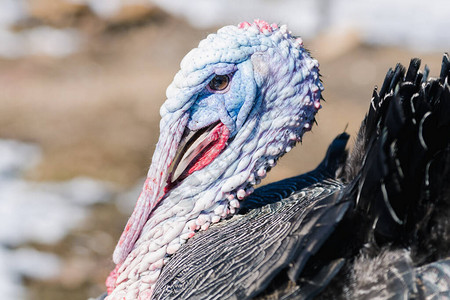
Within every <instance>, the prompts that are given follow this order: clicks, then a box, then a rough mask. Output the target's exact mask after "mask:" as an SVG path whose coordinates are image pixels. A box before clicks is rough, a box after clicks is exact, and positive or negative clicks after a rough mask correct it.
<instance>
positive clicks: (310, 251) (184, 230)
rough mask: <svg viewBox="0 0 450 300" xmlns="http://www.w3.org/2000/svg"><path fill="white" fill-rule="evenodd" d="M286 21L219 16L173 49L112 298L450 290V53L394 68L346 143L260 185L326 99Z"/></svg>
mask: <svg viewBox="0 0 450 300" xmlns="http://www.w3.org/2000/svg"><path fill="white" fill-rule="evenodd" d="M318 66H319V65H318V62H317V61H316V60H315V59H313V58H311V56H310V54H309V52H308V51H307V50H305V48H304V47H303V43H302V40H301V39H300V38H296V37H294V36H292V35H291V33H290V32H289V31H288V30H287V27H286V26H278V25H277V24H271V25H269V24H268V23H266V22H264V21H260V20H255V21H254V22H253V23H247V22H244V23H241V24H239V25H238V26H226V27H224V28H222V29H220V30H219V31H218V32H217V33H216V34H211V35H209V36H208V37H207V38H206V39H205V40H203V41H201V42H200V44H199V46H198V48H195V49H193V50H192V51H191V52H189V53H188V54H187V55H186V57H185V58H184V59H183V60H182V62H181V68H180V71H179V72H178V73H177V74H176V76H175V78H174V80H173V82H172V83H171V84H170V86H169V87H168V89H167V100H166V102H165V103H164V104H163V106H162V107H161V110H160V114H161V122H160V137H159V141H158V143H157V146H156V150H155V152H154V154H153V158H152V163H151V165H150V168H149V172H148V175H147V179H146V181H145V184H144V187H143V190H142V193H141V195H140V196H139V198H138V200H137V203H136V206H135V209H134V211H133V213H132V215H131V217H130V219H129V220H128V223H127V225H126V226H125V229H124V232H123V233H122V236H121V237H120V239H119V242H118V244H117V246H116V249H115V251H114V255H113V260H114V262H115V264H116V268H115V269H114V270H113V271H112V272H111V274H110V275H109V277H108V279H107V282H106V284H107V289H108V292H107V294H105V295H104V296H103V297H106V299H109V300H110V299H150V298H151V299H253V298H254V299H308V298H313V297H323V298H325V299H329V298H341V297H342V298H346V297H347V298H351V299H353V298H360V299H367V298H368V297H375V296H376V297H380V298H389V297H399V298H402V299H406V298H420V297H425V296H427V297H439V296H442V295H448V296H450V295H449V291H450V258H449V257H450V254H449V253H450V252H449V250H450V233H449V232H448V231H449V230H450V226H449V225H450V224H448V223H449V222H450V221H449V220H450V219H449V214H450V210H449V205H450V199H449V197H450V192H449V189H450V185H449V184H448V183H449V182H450V172H449V168H450V162H449V160H450V157H449V151H450V128H449V127H450V89H449V86H448V79H449V76H450V63H449V59H448V56H447V55H444V58H443V63H442V70H441V73H440V77H439V78H437V79H428V69H427V68H425V71H424V72H421V71H420V70H419V68H420V61H419V60H418V59H413V60H412V61H411V63H410V66H409V68H408V69H407V70H405V68H404V67H402V66H401V65H397V67H396V68H395V69H394V70H389V72H388V74H387V75H386V79H385V81H384V83H383V85H382V87H381V89H380V90H379V91H378V90H377V89H375V91H374V93H373V97H372V100H371V102H370V106H369V111H368V113H367V115H366V118H365V119H364V121H363V123H362V125H361V129H360V131H359V133H358V136H357V138H356V141H355V147H354V150H353V151H352V152H351V153H350V154H348V153H347V151H346V149H345V148H346V144H347V140H348V138H349V135H348V134H347V133H345V132H344V133H342V134H340V135H339V136H337V137H336V139H335V140H334V141H333V142H332V143H331V145H330V147H329V149H328V152H327V154H326V156H325V158H324V160H323V161H322V163H321V164H320V165H319V166H318V167H317V168H316V169H315V170H313V171H311V172H309V173H306V174H303V175H299V176H296V177H293V178H288V179H285V180H282V181H280V182H277V183H272V184H269V185H266V186H263V187H260V188H258V189H256V190H254V189H253V186H254V185H256V184H258V183H260V181H261V179H263V178H264V177H265V176H266V173H267V172H268V171H270V169H271V168H273V167H274V166H275V165H276V163H277V160H278V159H279V158H280V157H281V156H282V155H283V154H284V153H286V152H289V151H290V149H291V148H292V147H293V146H295V144H296V143H297V142H299V141H301V139H302V136H303V134H304V133H305V132H307V131H309V130H310V129H311V127H312V125H313V123H314V121H315V119H314V116H315V114H316V113H317V111H318V110H319V109H320V108H321V104H320V100H321V91H322V90H323V86H322V83H321V81H320V78H319V69H318Z"/></svg>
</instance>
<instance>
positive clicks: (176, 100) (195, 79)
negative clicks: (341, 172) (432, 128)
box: [107, 20, 323, 300]
mask: <svg viewBox="0 0 450 300" xmlns="http://www.w3.org/2000/svg"><path fill="white" fill-rule="evenodd" d="M225 74H228V75H229V76H230V78H231V81H230V84H229V87H228V88H227V90H226V91H223V92H220V93H216V92H214V91H211V90H210V89H209V88H208V87H207V86H208V83H209V82H210V81H211V80H212V79H213V78H214V77H215V76H216V75H225ZM322 89H323V87H322V84H321V83H320V80H319V73H318V63H317V61H316V60H314V59H312V58H311V57H310V56H309V53H308V52H307V51H306V50H305V49H304V48H303V47H302V42H301V39H295V38H293V37H292V36H291V35H290V33H289V32H288V31H287V28H286V26H281V27H280V28H279V27H278V26H277V25H276V24H272V25H269V24H267V23H266V22H263V21H258V20H256V21H255V22H254V23H253V24H249V23H241V24H240V25H239V26H227V27H224V28H222V29H220V30H219V31H218V32H217V34H211V35H209V36H208V38H207V39H205V40H203V41H201V42H200V44H199V46H198V48H195V49H193V50H192V51H191V52H190V53H188V54H187V55H186V57H185V58H184V59H183V61H182V62H181V69H180V71H179V72H178V73H177V75H176V76H175V78H174V81H173V82H172V84H171V85H170V86H169V88H168V89H167V98H168V99H167V100H166V102H165V103H164V104H163V106H162V107H161V110H160V113H161V117H162V119H161V123H160V138H159V141H158V144H157V146H156V150H155V153H154V155H153V159H152V164H151V166H150V169H149V172H148V178H147V180H146V182H145V185H144V188H143V191H142V193H141V195H140V197H139V199H138V201H137V203H136V208H135V210H134V212H133V214H132V216H131V217H130V219H129V221H128V223H127V225H126V227H125V230H124V233H123V234H122V236H121V238H120V240H119V243H118V245H117V248H116V250H115V252H114V262H115V263H116V264H117V267H116V269H115V270H114V271H113V272H112V273H111V275H110V277H109V278H108V280H107V285H108V292H109V296H108V297H107V299H109V300H111V299H123V298H125V299H137V298H142V299H147V298H150V297H151V295H152V292H153V289H154V284H155V282H156V281H157V279H158V277H159V274H160V271H161V269H162V267H163V266H164V264H165V263H166V262H167V261H168V259H170V258H169V256H168V255H170V254H173V253H174V252H176V251H177V250H178V248H179V247H180V246H181V245H182V244H183V243H185V242H186V240H187V239H188V238H190V237H192V236H193V235H194V234H195V232H196V231H198V230H206V229H207V228H208V226H209V224H210V223H215V222H218V221H219V220H220V219H221V218H225V217H227V216H229V215H230V214H233V213H234V212H235V210H236V209H237V208H238V207H239V201H238V200H242V199H243V198H244V197H245V196H247V195H249V194H250V193H251V192H252V191H253V188H252V186H253V185H254V184H256V183H258V182H259V181H260V180H261V179H262V178H263V177H265V174H266V170H267V169H270V168H271V167H273V166H274V165H275V164H276V161H277V159H278V158H279V157H280V156H281V155H283V154H284V153H286V152H288V151H289V150H290V149H291V147H293V146H294V145H295V143H296V142H297V141H300V140H301V137H302V135H303V133H304V132H305V131H308V130H310V129H311V126H312V122H313V120H314V115H315V113H316V112H317V110H318V109H319V108H320V102H319V101H320V92H321V90H322ZM216 122H219V124H223V125H224V126H222V127H220V126H219V129H220V130H218V133H217V135H218V137H217V138H218V139H219V140H221V141H222V142H223V141H226V144H225V143H222V144H223V145H221V147H222V148H218V149H219V150H220V151H216V152H218V153H215V154H214V156H212V157H210V159H209V160H212V161H211V162H210V163H208V164H206V166H203V167H202V168H201V169H199V170H197V171H195V172H193V173H192V174H190V175H189V176H187V177H186V178H185V179H184V180H183V181H181V183H179V184H177V185H176V186H168V185H167V180H168V178H169V171H168V169H169V167H170V166H171V165H172V164H173V162H174V158H175V156H176V153H177V151H179V149H178V148H179V145H180V141H181V139H182V137H183V133H185V132H186V130H191V131H195V130H199V129H202V128H205V127H208V126H210V125H212V124H215V123H216ZM216 128H217V127H216ZM219 152H220V153H219ZM217 154H218V156H217ZM211 155H213V154H211ZM207 159H208V157H207V158H206V160H207ZM207 161H208V160H207Z"/></svg>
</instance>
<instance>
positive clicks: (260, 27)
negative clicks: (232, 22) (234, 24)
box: [254, 19, 272, 32]
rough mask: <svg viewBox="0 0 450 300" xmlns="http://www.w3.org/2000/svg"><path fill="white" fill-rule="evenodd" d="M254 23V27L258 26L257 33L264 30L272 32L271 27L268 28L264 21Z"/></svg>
mask: <svg viewBox="0 0 450 300" xmlns="http://www.w3.org/2000/svg"><path fill="white" fill-rule="evenodd" d="M254 23H255V24H256V26H258V28H259V31H261V32H263V31H264V30H267V31H269V32H272V27H270V25H269V23H267V22H266V21H263V20H259V19H256V20H255V21H254Z"/></svg>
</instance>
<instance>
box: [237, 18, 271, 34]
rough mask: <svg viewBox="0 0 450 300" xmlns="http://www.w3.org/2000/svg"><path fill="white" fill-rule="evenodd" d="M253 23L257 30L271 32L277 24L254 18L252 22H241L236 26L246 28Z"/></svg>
mask: <svg viewBox="0 0 450 300" xmlns="http://www.w3.org/2000/svg"><path fill="white" fill-rule="evenodd" d="M252 25H255V26H256V27H258V29H259V31H260V32H262V33H264V31H266V30H267V31H268V32H272V31H273V30H276V29H278V25H277V24H275V23H273V24H272V25H269V23H267V22H266V21H263V20H259V19H256V20H254V21H253V24H250V23H249V22H241V23H239V25H238V28H240V29H247V28H249V27H250V26H252Z"/></svg>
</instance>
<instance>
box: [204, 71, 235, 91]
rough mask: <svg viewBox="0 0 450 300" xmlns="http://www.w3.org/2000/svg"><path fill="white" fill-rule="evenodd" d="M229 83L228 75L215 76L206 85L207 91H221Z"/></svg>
mask: <svg viewBox="0 0 450 300" xmlns="http://www.w3.org/2000/svg"><path fill="white" fill-rule="evenodd" d="M229 83H230V77H229V76H228V75H216V76H214V78H213V79H212V80H211V82H210V83H209V84H208V87H209V90H211V91H218V92H220V91H223V90H225V89H226V88H227V87H228V85H229Z"/></svg>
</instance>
